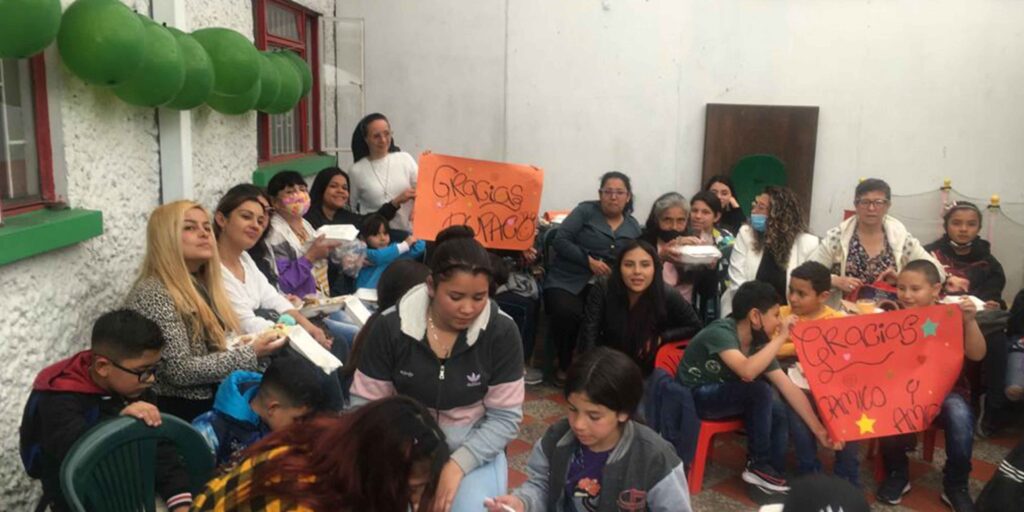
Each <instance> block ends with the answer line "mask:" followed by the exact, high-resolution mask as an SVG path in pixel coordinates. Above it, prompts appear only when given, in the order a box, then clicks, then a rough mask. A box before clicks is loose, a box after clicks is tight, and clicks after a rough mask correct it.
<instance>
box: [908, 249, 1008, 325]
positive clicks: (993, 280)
mask: <svg viewBox="0 0 1024 512" xmlns="http://www.w3.org/2000/svg"><path fill="white" fill-rule="evenodd" d="M924 249H925V250H926V251H928V252H930V253H932V254H933V255H935V258H936V259H937V260H939V263H941V264H942V266H943V267H945V269H946V273H947V274H949V275H953V276H957V277H963V278H966V279H967V280H968V281H970V282H971V285H970V288H969V289H968V292H969V293H970V294H971V295H974V296H975V297H977V298H979V299H981V300H984V301H989V300H994V301H996V302H998V303H999V304H1000V305H1001V306H1002V307H1003V308H1006V303H1005V302H1003V297H1002V296H1003V288H1004V287H1005V286H1006V274H1005V273H1004V272H1003V266H1002V265H1001V264H1000V263H999V260H997V259H996V258H995V256H992V246H991V245H990V244H989V243H988V241H986V240H982V239H981V238H977V239H975V240H974V243H973V244H972V245H971V252H969V253H967V254H966V255H964V256H961V255H959V254H957V253H956V251H954V250H953V246H952V245H950V243H949V237H948V236H946V235H943V236H942V238H940V239H938V240H936V241H934V242H932V243H930V244H928V245H926V246H924Z"/></svg>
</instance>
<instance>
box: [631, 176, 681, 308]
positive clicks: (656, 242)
mask: <svg viewBox="0 0 1024 512" xmlns="http://www.w3.org/2000/svg"><path fill="white" fill-rule="evenodd" d="M689 206H690V203H688V202H686V198H685V197H683V195H682V194H680V193H678V192H668V193H666V194H662V195H661V197H659V198H657V199H655V200H654V204H653V205H651V213H650V214H648V215H647V222H645V223H644V231H643V233H641V235H640V239H641V240H643V241H644V242H647V243H648V244H651V246H653V247H655V248H656V249H657V250H658V258H660V259H661V267H662V268H661V277H662V279H663V280H664V281H665V283H666V284H668V285H669V286H671V287H672V288H675V289H676V291H678V292H679V293H680V294H681V295H682V296H683V297H686V298H687V301H689V297H690V296H691V295H693V285H692V284H690V283H685V282H683V280H682V279H680V278H679V276H680V274H681V273H682V262H680V261H679V253H678V252H676V251H675V250H673V249H674V248H676V247H680V246H681V243H680V240H681V239H682V238H683V237H684V236H686V221H687V217H689Z"/></svg>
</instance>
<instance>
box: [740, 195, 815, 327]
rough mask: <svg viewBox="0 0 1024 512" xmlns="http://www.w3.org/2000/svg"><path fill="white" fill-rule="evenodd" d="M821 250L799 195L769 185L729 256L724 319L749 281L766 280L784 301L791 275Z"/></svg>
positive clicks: (755, 200) (757, 198)
mask: <svg viewBox="0 0 1024 512" xmlns="http://www.w3.org/2000/svg"><path fill="white" fill-rule="evenodd" d="M817 248H818V237H816V236H814V235H812V234H810V233H808V232H807V223H806V222H805V221H804V217H803V215H802V213H801V211H800V203H799V201H798V200H797V197H796V194H794V193H793V191H792V190H790V189H788V188H786V187H776V186H769V187H766V188H765V189H764V192H763V193H761V194H760V195H758V196H757V197H756V198H755V199H754V204H753V208H752V209H751V211H750V222H749V223H748V224H744V225H743V227H741V228H740V231H739V233H738V234H737V236H736V243H735V244H733V246H732V254H731V255H730V256H729V288H728V289H727V290H726V291H725V293H724V294H723V295H722V316H726V315H728V314H729V313H731V312H732V297H733V295H735V294H736V290H737V289H739V287H740V285H741V284H743V283H745V282H747V281H754V280H758V281H764V282H766V283H768V284H770V285H772V287H773V288H775V293H777V294H779V297H780V298H782V299H783V300H785V297H786V296H787V294H788V289H789V273H790V271H792V270H793V269H794V268H796V267H799V266H800V265H801V264H802V263H803V262H805V261H807V259H808V258H809V257H810V256H811V253H813V252H814V250H815V249H817Z"/></svg>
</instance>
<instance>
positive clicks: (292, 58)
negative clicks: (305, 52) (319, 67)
mask: <svg viewBox="0 0 1024 512" xmlns="http://www.w3.org/2000/svg"><path fill="white" fill-rule="evenodd" d="M281 54H282V55H284V56H285V57H288V61H289V62H291V63H292V65H293V66H295V70H296V71H298V72H299V76H300V77H302V94H300V95H299V96H300V97H302V96H305V95H307V94H309V90H310V89H312V88H313V71H311V70H310V69H309V63H308V62H306V61H304V60H302V57H299V54H297V53H295V52H292V51H287V50H285V51H283V52H281Z"/></svg>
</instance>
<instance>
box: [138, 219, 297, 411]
mask: <svg viewBox="0 0 1024 512" xmlns="http://www.w3.org/2000/svg"><path fill="white" fill-rule="evenodd" d="M125 305H126V306H127V307H128V308H130V309H133V310H135V311H137V312H139V313H141V314H142V315H143V316H145V317H147V318H149V319H150V320H152V321H154V322H156V323H157V325H159V326H160V330H161V331H162V332H163V336H164V349H163V360H162V365H161V367H160V369H159V370H158V373H157V376H158V380H157V384H156V385H155V386H154V390H155V391H156V393H157V395H159V396H160V409H161V410H162V411H165V412H168V413H171V414H174V415H176V416H178V417H180V418H182V419H184V420H186V421H192V419H193V418H195V417H196V416H198V415H199V414H201V413H203V412H206V411H208V410H209V409H210V408H211V407H212V405H213V394H214V390H215V389H216V387H217V385H218V384H219V383H220V381H221V380H223V379H224V378H225V377H227V376H228V374H230V373H231V372H232V371H234V370H256V369H257V368H258V358H259V357H263V356H267V355H269V354H270V353H272V352H274V351H275V350H277V349H278V348H280V347H281V346H282V345H283V344H284V338H281V337H278V336H263V337H260V338H257V339H256V340H254V341H253V342H252V343H250V344H248V345H243V346H240V347H239V348H236V349H232V350H228V349H227V339H228V337H229V336H230V335H231V333H235V332H238V331H239V325H238V319H237V317H236V316H235V313H234V311H233V310H232V308H231V301H230V300H229V299H228V296H227V293H226V292H225V291H224V285H223V278H222V277H221V265H220V258H219V257H218V255H217V243H216V241H215V239H214V237H213V228H212V225H211V222H210V215H209V214H208V213H207V212H206V210H204V209H203V207H202V206H200V205H199V204H198V203H195V202H192V201H175V202H173V203H169V204H165V205H163V206H160V207H158V208H157V209H156V210H153V213H152V214H151V215H150V217H149V224H148V226H147V228H146V256H145V259H144V260H143V262H142V270H141V272H140V273H139V278H138V279H137V280H136V282H135V285H134V286H133V287H132V290H131V291H130V292H129V293H128V298H127V299H126V301H125Z"/></svg>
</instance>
